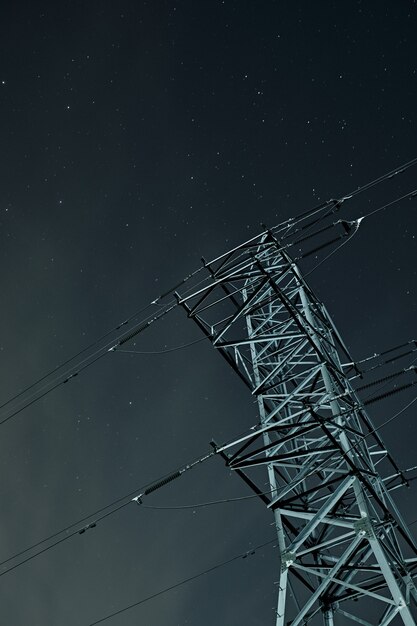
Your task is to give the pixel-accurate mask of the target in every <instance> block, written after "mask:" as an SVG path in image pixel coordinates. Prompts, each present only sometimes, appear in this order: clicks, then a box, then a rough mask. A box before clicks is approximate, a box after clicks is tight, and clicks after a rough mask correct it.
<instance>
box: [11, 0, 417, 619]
mask: <svg viewBox="0 0 417 626" xmlns="http://www.w3.org/2000/svg"><path fill="white" fill-rule="evenodd" d="M416 24H417V7H416V4H415V2H412V1H411V0H398V1H397V2H395V3H391V2H371V1H370V0H369V1H368V2H365V1H358V0H354V1H353V2H345V3H341V2H336V1H331V0H323V1H321V2H314V3H313V2H307V1H306V0H300V1H299V2H288V1H287V2H285V1H283V0H282V1H273V0H265V1H261V2H249V1H246V0H240V1H238V0H224V1H220V0H197V1H196V0H194V1H192V0H179V1H178V2H174V1H170V0H166V1H162V0H155V1H154V0H149V1H148V2H144V1H142V0H137V1H133V0H130V1H125V0H121V1H119V2H110V1H108V0H101V1H97V0H91V1H89V2H85V1H84V2H83V1H76V0H66V1H65V2H57V3H52V2H45V1H42V0H40V1H35V2H29V1H28V0H26V1H25V0H22V1H21V2H19V3H11V2H9V3H3V4H2V7H1V9H0V32H1V41H2V54H1V60H0V128H1V131H0V132H1V146H2V149H1V153H0V159H1V168H0V172H1V186H0V193H1V201H0V255H1V263H0V281H1V283H0V284H1V291H2V306H1V308H0V323H1V328H2V333H1V335H0V358H1V366H2V376H1V379H0V399H1V404H3V403H4V402H7V401H8V400H9V398H11V397H13V396H14V395H15V394H17V393H19V392H20V391H22V390H23V389H25V388H26V387H28V386H29V385H31V384H32V383H33V382H34V381H36V380H38V379H39V378H40V377H42V376H43V375H44V374H46V373H47V372H49V371H51V370H53V369H54V368H56V367H57V366H58V365H59V364H61V363H62V362H64V361H66V360H67V359H68V358H70V357H71V356H72V355H73V354H75V353H77V352H78V351H80V350H82V349H83V348H85V347H86V346H88V345H89V344H91V343H92V342H94V341H95V340H96V339H97V338H98V337H101V336H102V335H104V334H105V333H106V332H107V331H109V330H110V329H113V328H115V327H116V326H117V325H118V324H119V323H121V322H122V321H124V320H125V319H126V318H128V317H129V316H132V315H134V313H135V311H137V310H139V309H141V307H143V306H144V305H146V304H148V303H149V302H150V301H152V300H153V299H154V298H156V297H157V296H158V295H159V294H160V293H161V292H163V291H164V290H166V289H169V288H170V287H171V286H172V285H173V284H175V283H176V282H177V281H179V280H181V279H182V278H183V277H184V276H185V275H187V274H188V273H189V272H191V271H193V270H194V269H196V268H197V267H199V266H200V265H201V256H204V257H206V258H210V257H214V256H216V255H217V254H221V253H222V252H225V251H226V250H227V249H228V248H230V247H232V246H234V245H236V244H238V243H240V242H241V241H243V240H245V239H247V238H249V237H250V236H253V235H255V234H256V233H258V232H259V231H260V230H261V226H260V224H261V222H262V223H266V224H267V225H270V226H273V225H275V224H276V223H278V222H280V221H282V220H284V219H287V218H289V217H291V216H295V215H298V214H299V213H301V212H303V211H305V210H307V209H309V208H311V207H313V206H314V205H316V204H318V203H319V202H321V201H324V200H327V199H329V198H332V197H341V196H343V195H344V194H347V193H349V192H350V191H352V190H354V189H356V188H357V187H358V186H361V185H364V184H366V183H367V182H368V181H370V180H374V179H376V178H377V177H379V176H380V175H382V174H384V173H385V172H387V171H390V170H393V169H394V168H396V167H399V166H400V165H401V164H402V163H404V162H407V161H409V160H410V159H412V158H414V157H416V156H417V148H416V141H415V138H416V131H417V107H416V96H417V49H416V43H415V31H416ZM415 174H416V169H415V168H414V169H413V168H411V169H410V170H407V172H405V173H404V174H401V175H398V176H396V177H394V178H393V179H391V180H389V181H386V182H384V183H383V184H381V185H378V186H377V187H376V188H374V189H372V190H371V191H370V192H369V193H367V194H362V195H359V196H358V197H357V198H355V199H354V200H352V202H351V203H346V208H344V209H343V217H344V218H345V219H355V218H357V217H360V216H361V215H363V214H365V213H367V212H369V211H372V210H374V209H376V208H378V207H380V206H382V205H384V204H385V203H387V202H390V201H391V200H394V199H396V198H398V197H399V196H401V195H403V194H406V193H408V192H410V191H412V190H413V189H415V188H416V187H417V185H416V182H415V181H416V175H415ZM416 235H417V217H416V200H415V199H414V200H405V201H404V202H402V203H398V204H397V205H395V207H394V208H393V209H391V210H390V209H387V210H384V211H381V212H379V213H378V214H377V215H376V216H375V218H374V219H372V218H369V219H367V220H365V221H364V222H363V225H361V227H360V229H359V231H358V234H357V235H355V237H354V238H353V239H352V241H350V242H349V244H348V245H346V246H344V247H343V249H341V250H340V252H338V253H336V254H335V255H333V256H332V258H331V260H329V262H328V263H324V264H323V265H322V266H321V267H320V268H318V269H317V271H315V272H314V273H313V274H312V275H311V277H310V278H309V283H310V285H311V286H312V288H313V289H314V290H315V291H316V293H317V294H318V296H319V297H320V298H321V299H322V300H323V301H324V302H325V303H326V305H327V308H328V310H329V312H330V314H331V315H332V317H333V319H334V321H335V323H336V325H337V327H338V329H339V331H340V332H341V334H342V336H343V338H344V340H345V342H346V343H347V345H348V346H349V349H350V351H351V352H352V354H353V356H354V357H355V358H358V359H360V358H363V357H365V356H367V355H369V354H372V353H374V352H380V351H381V350H384V349H387V348H390V347H391V346H394V345H397V344H400V343H403V342H406V341H408V340H410V339H415V338H416V335H417V333H416V329H415V319H416V303H417V298H416V269H415V268H416V263H415V259H416ZM309 262H310V261H307V260H306V262H305V265H304V267H303V269H304V270H305V271H309V269H310V267H309ZM135 319H137V318H135ZM199 338H200V334H199V331H198V329H197V327H195V326H194V325H193V322H191V321H190V320H188V319H187V318H186V316H185V314H184V312H183V311H180V310H179V309H178V310H175V311H173V312H172V314H170V315H169V316H167V318H166V319H164V320H163V321H162V322H160V323H158V324H155V325H153V326H152V328H150V329H149V331H147V332H146V333H143V335H140V337H137V338H136V339H135V343H134V346H135V350H137V351H140V352H143V353H145V352H146V353H152V352H159V351H163V350H167V349H171V348H172V347H176V346H180V345H183V344H186V343H190V342H195V341H197V340H198V339H199ZM81 358H82V357H80V359H81ZM45 390H46V391H48V387H45ZM26 397H29V396H24V397H23V399H24V398H26ZM412 397H413V396H412V395H409V396H407V395H406V394H405V395H404V396H403V395H401V396H396V397H395V399H391V400H390V401H388V402H387V403H383V404H378V405H375V407H372V410H370V414H371V417H372V419H373V420H374V422H375V424H376V425H378V424H380V423H382V422H383V421H384V420H386V419H388V418H389V417H390V415H391V414H393V413H395V412H396V411H397V410H399V409H400V408H401V407H402V406H403V405H405V404H406V403H407V402H408V401H410V400H411V399H412ZM20 400H22V397H21V398H20ZM10 407H11V408H10ZM13 407H14V408H13ZM20 407H21V405H19V404H18V403H17V404H12V405H7V406H6V407H3V408H2V409H0V418H1V419H0V421H1V420H2V419H4V418H6V417H7V416H8V415H9V414H10V411H12V412H13V411H14V410H15V408H17V409H19V408H20ZM414 416H415V410H414V407H413V408H412V409H410V410H409V411H408V412H405V413H404V414H403V415H402V416H401V418H399V419H398V421H396V422H395V423H392V424H390V425H388V426H387V427H386V428H385V429H384V431H383V435H384V437H385V439H386V441H387V443H389V446H390V449H391V451H392V452H393V454H394V455H395V456H396V458H397V459H398V462H399V464H400V466H401V467H409V466H411V465H415V464H416V463H417V461H416V458H415V447H414V446H413V443H412V442H413V441H414V440H415V437H416V436H417V429H416V427H415V425H414V421H415V420H414ZM256 421H257V417H256V407H255V405H254V404H253V399H252V398H251V397H250V395H249V394H247V392H246V391H245V389H244V387H243V386H242V384H241V382H240V381H239V380H238V378H237V377H236V376H235V374H234V373H233V372H232V371H231V370H230V371H229V369H228V367H227V364H225V363H224V362H223V360H222V359H220V358H219V356H218V355H217V354H215V351H214V350H213V349H212V348H211V346H210V345H208V344H206V343H201V342H200V343H193V345H191V346H190V347H188V348H185V349H181V350H173V351H170V352H164V353H161V354H131V353H117V352H116V353H110V354H109V355H108V357H106V358H103V359H101V360H100V361H98V362H97V363H96V364H94V366H91V367H89V368H88V369H86V370H85V371H83V372H82V373H80V375H79V376H77V378H76V379H74V380H70V381H69V383H68V384H65V385H64V384H61V385H59V386H58V387H57V388H56V389H55V390H53V391H51V392H50V393H47V394H46V395H45V396H44V397H43V398H41V399H40V400H36V401H35V402H33V404H31V405H30V406H28V407H26V408H25V409H24V410H21V411H20V410H19V412H18V413H17V414H16V415H15V416H14V417H13V418H12V419H10V420H8V421H7V422H5V423H4V424H2V425H1V427H2V432H1V435H2V436H1V443H0V447H1V456H0V463H1V467H2V472H1V479H0V493H1V502H2V506H1V516H0V529H1V532H0V560H1V561H4V560H6V559H8V558H9V557H11V556H12V555H14V554H16V553H17V552H20V551H21V550H24V549H25V548H27V547H28V546H31V545H33V544H35V543H37V542H38V541H40V540H41V539H43V538H44V537H46V536H50V535H52V534H54V533H55V532H57V531H59V530H60V529H62V528H64V527H66V526H68V525H70V524H71V523H72V522H75V521H77V520H78V519H80V518H82V517H84V516H85V515H87V514H89V513H90V512H94V511H97V510H98V509H100V508H101V507H104V506H106V505H107V504H109V503H110V502H112V501H114V500H116V499H118V498H120V497H121V496H123V495H124V494H126V493H129V492H132V491H135V489H138V488H139V487H140V486H141V485H145V484H146V483H149V482H151V481H153V480H156V479H157V478H159V477H160V476H162V475H164V474H166V473H167V472H170V471H173V470H175V469H176V468H177V467H179V466H181V465H182V464H184V463H187V462H188V461H189V460H191V459H194V458H196V457H198V456H200V455H202V454H204V453H205V452H206V451H208V450H209V447H210V446H209V442H210V440H211V439H212V438H214V439H216V440H218V441H225V440H227V439H229V438H232V437H233V436H235V435H237V434H239V433H241V432H242V431H244V430H245V429H246V428H248V427H249V426H250V425H252V424H254V423H256ZM414 485H415V483H414ZM415 489H416V487H415V486H412V487H411V489H410V490H408V491H406V492H405V493H401V494H399V495H398V498H397V500H398V503H399V505H400V506H401V509H402V511H403V513H404V517H405V519H406V520H407V521H409V522H411V521H413V520H414V519H416V518H417V507H416V504H415V502H416V501H417V498H416V492H415ZM247 495H251V493H250V492H249V491H248V489H247V487H246V486H245V485H244V484H243V483H241V481H240V480H239V479H238V477H236V476H235V475H232V474H231V472H230V471H229V470H228V469H226V468H225V467H224V464H223V462H222V461H221V460H220V459H219V458H214V459H212V460H210V461H209V462H207V464H205V465H202V466H201V467H197V468H195V469H194V470H193V471H192V472H190V473H189V474H187V475H184V476H183V477H182V478H181V480H179V481H176V482H175V483H172V484H171V485H170V486H167V487H165V488H164V489H161V491H159V492H158V493H155V494H154V496H152V500H151V497H150V498H149V500H148V502H147V504H149V505H154V506H160V507H170V506H176V505H189V504H194V503H202V502H207V501H212V500H218V499H225V498H237V497H241V496H242V497H243V496H247ZM271 522H272V517H270V515H269V513H268V511H266V510H265V509H264V506H263V505H262V503H261V502H260V501H258V500H257V499H251V500H244V501H242V502H236V503H228V504H225V505H222V506H212V507H206V508H190V509H181V510H176V509H169V508H168V509H164V508H162V509H156V508H155V509H152V508H145V507H143V508H139V507H136V505H133V504H132V505H131V506H127V507H125V508H123V509H122V510H120V511H119V512H118V513H117V514H114V515H112V516H109V517H108V518H106V519H104V520H102V521H101V522H99V523H98V524H97V527H96V528H94V529H91V530H89V531H88V532H86V533H85V534H83V535H81V536H79V535H78V533H76V536H74V537H73V538H71V539H69V540H68V541H67V540H65V541H63V542H62V543H60V544H59V545H57V546H56V547H55V548H53V549H50V550H48V551H46V552H45V553H44V554H42V555H40V556H39V557H37V558H34V559H32V560H30V561H29V562H28V563H26V564H24V565H22V566H21V567H18V568H16V569H15V570H13V571H11V572H9V573H7V574H4V575H3V576H2V570H3V569H5V568H6V567H10V566H12V565H15V564H17V563H18V562H19V561H20V560H21V558H23V557H21V558H20V559H17V560H12V561H9V562H8V563H7V564H6V565H2V566H1V570H0V594H1V602H0V616H1V617H0V621H1V622H2V623H3V624H10V625H11V626H20V625H23V624H25V625H26V624H31V625H33V626H56V625H57V624H59V625H60V626H75V625H77V626H78V625H79V626H83V625H85V626H87V625H88V624H90V623H91V622H93V621H94V620H98V619H100V618H101V617H103V616H105V615H107V614H109V613H112V612H113V611H117V610H118V609H120V608H122V607H124V606H126V605H129V604H132V603H134V602H136V601H138V600H140V599H141V598H143V597H146V596H148V595H150V594H152V593H155V592H156V591H158V590H159V589H161V588H163V587H166V586H169V585H171V584H174V583H176V582H177V581H179V580H181V579H183V578H187V577H189V576H192V575H193V574H196V573H198V572H199V571H202V570H204V569H206V568H209V567H211V566H213V565H215V564H216V563H219V562H222V561H224V560H227V559H229V558H231V557H233V556H235V555H236V554H239V553H241V552H244V551H245V550H248V549H250V548H251V547H253V546H256V545H258V544H261V543H263V542H265V541H269V540H270V539H272V538H273V528H272V527H271ZM411 528H414V530H415V529H416V528H417V525H415V526H412V527H411ZM59 537H61V535H60V536H59ZM48 545H49V544H48ZM30 554H32V552H29V553H26V554H25V557H26V556H28V555H30ZM276 571H277V554H276V550H274V549H273V548H272V547H271V546H268V547H265V548H263V549H261V550H259V551H257V552H256V554H255V555H254V556H253V557H251V559H247V560H245V561H242V560H238V561H235V562H234V563H232V564H230V565H228V566H225V567H224V568H221V569H220V570H218V571H216V572H214V573H212V574H208V575H207V576H205V577H202V578H200V579H198V580H196V581H193V582H191V583H189V584H188V585H184V586H183V587H181V588H178V589H175V590H173V591H171V592H169V593H167V594H165V595H163V596H160V597H158V598H156V599H154V600H152V601H150V602H147V603H146V604H143V605H141V606H138V607H136V608H134V609H132V610H130V611H127V612H125V613H123V614H120V615H119V616H117V617H114V618H113V619H112V620H109V621H108V622H107V623H108V624H112V626H131V625H133V624H146V625H147V626H156V625H158V626H160V625H163V624H166V625H170V626H172V625H178V626H183V625H186V624H197V623H198V624H200V625H201V626H209V625H211V624H213V623H214V621H216V623H221V624H228V625H229V626H234V625H237V624H239V625H240V624H251V625H253V626H258V625H259V626H260V625H261V624H262V626H264V625H265V624H273V623H274V610H275V602H276V587H275V586H274V581H275V580H276ZM340 625H341V626H343V625H344V623H343V621H340Z"/></svg>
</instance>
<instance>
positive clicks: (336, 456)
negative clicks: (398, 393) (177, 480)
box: [177, 233, 417, 626]
mask: <svg viewBox="0 0 417 626" xmlns="http://www.w3.org/2000/svg"><path fill="white" fill-rule="evenodd" d="M206 267H207V269H208V270H209V271H210V273H211V282H210V284H209V285H208V286H207V285H206V286H204V287H203V288H200V289H197V288H196V290H195V291H193V292H192V293H191V294H188V295H184V296H181V295H180V294H177V298H178V301H179V303H180V304H181V305H182V306H183V307H184V308H185V309H186V311H187V314H188V316H189V317H190V318H192V319H193V320H194V321H195V322H196V323H197V324H198V326H199V327H200V329H201V330H202V331H203V332H204V333H205V334H206V335H207V337H208V338H209V339H210V341H211V342H212V344H213V346H214V347H215V348H216V349H217V350H218V351H219V353H220V354H221V355H222V356H223V357H224V358H225V359H226V360H227V362H228V363H229V365H230V366H231V367H232V368H233V369H234V370H235V372H236V373H237V374H238V375H239V376H240V378H241V379H242V380H243V381H244V383H245V384H246V385H247V386H248V387H249V389H250V390H251V393H252V394H253V396H255V397H256V399H257V403H258V408H259V416H260V421H259V424H258V425H257V427H256V429H255V430H253V431H251V432H250V433H249V434H248V435H246V436H243V437H241V438H240V439H239V440H237V441H234V442H232V443H230V444H227V445H225V446H223V447H221V448H220V449H219V452H221V454H222V456H223V457H224V458H225V460H226V463H227V465H228V466H229V467H230V468H231V469H233V470H235V471H236V472H237V473H238V474H239V476H241V477H242V478H243V479H244V480H245V481H246V482H247V483H248V484H249V485H250V486H251V487H252V488H253V489H254V490H255V492H256V493H258V495H259V496H260V497H261V499H262V500H263V501H264V502H265V503H266V505H267V506H268V508H269V509H271V511H272V513H273V516H274V520H275V525H276V531H277V535H278V547H279V553H280V565H279V575H278V604H277V614H276V625H277V626H284V625H289V624H290V625H291V626H298V625H301V624H319V623H323V624H325V625H327V626H331V625H333V624H335V623H336V624H337V623H343V624H346V623H348V622H349V623H350V622H356V623H358V624H365V625H368V626H369V625H370V624H380V625H383V626H386V625H388V624H397V623H398V624H404V625H405V626H416V625H417V621H416V617H413V611H414V612H415V606H416V604H417V592H416V587H415V585H414V582H413V575H414V573H415V572H416V570H417V547H416V545H415V543H414V540H413V538H412V536H411V534H410V532H409V530H408V529H407V527H406V525H405V523H404V522H403V520H402V518H401V515H400V513H399V512H398V510H397V508H396V505H395V503H394V501H393V499H392V496H391V493H390V492H391V491H392V490H393V489H396V488H397V487H399V486H402V485H404V484H406V480H405V477H404V476H403V475H402V473H401V471H400V470H399V468H398V467H397V465H396V463H395V461H394V459H393V458H392V457H391V455H390V454H389V452H388V451H387V449H386V447H385V445H384V442H383V441H382V439H381V438H380V436H379V434H378V433H377V432H374V427H373V425H372V423H371V420H370V418H369V416H368V415H367V413H366V411H365V408H364V405H363V403H362V402H361V400H360V399H359V397H358V396H357V394H356V393H355V391H354V389H353V387H352V385H351V384H350V382H349V376H348V370H347V368H346V366H344V365H342V363H343V362H346V361H348V362H349V363H350V366H349V367H352V361H353V360H352V358H351V357H350V356H349V355H348V352H347V350H346V348H345V346H344V344H343V342H342V340H341V338H340V335H339V334H338V332H337V330H336V328H335V326H334V324H333V322H332V320H331V318H330V317H329V315H328V313H327V311H326V308H325V307H324V305H323V304H322V303H321V302H320V301H319V300H318V299H317V297H316V296H315V295H314V293H313V292H312V290H311V289H310V288H309V286H308V285H307V283H306V282H305V280H304V279H303V277H302V275H301V273H300V270H299V268H298V266H297V265H296V263H294V262H293V261H292V259H291V258H290V257H289V256H288V254H287V253H286V251H285V248H283V247H280V244H279V242H278V241H277V240H276V239H275V238H274V236H273V234H272V233H263V234H262V235H261V236H260V237H259V238H258V239H256V238H255V239H254V240H252V241H251V242H249V243H248V244H245V245H244V246H241V247H238V248H235V249H234V250H232V251H230V252H229V253H227V254H225V255H223V256H222V257H219V258H218V259H217V260H215V261H214V262H212V263H210V264H206ZM265 470H266V472H267V475H268V482H269V489H270V494H269V495H268V496H266V495H265V494H264V492H265V486H264V485H265V474H264V472H265Z"/></svg>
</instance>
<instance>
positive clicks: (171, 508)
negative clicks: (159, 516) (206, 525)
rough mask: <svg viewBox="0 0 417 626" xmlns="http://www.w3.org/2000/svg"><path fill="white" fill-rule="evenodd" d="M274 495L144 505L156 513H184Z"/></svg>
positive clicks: (266, 492)
mask: <svg viewBox="0 0 417 626" xmlns="http://www.w3.org/2000/svg"><path fill="white" fill-rule="evenodd" d="M271 493H273V492H272V491H271V490H269V491H264V492H263V493H257V494H256V495H255V496H242V497H241V498H224V499H223V500H211V501H209V502H198V503H197V504H183V505H177V506H154V505H151V504H142V508H144V509H155V510H156V511H182V510H185V509H201V508H204V507H206V506H214V505H216V504H228V503H229V502H242V500H253V499H254V498H259V496H267V495H270V494H271Z"/></svg>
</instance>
